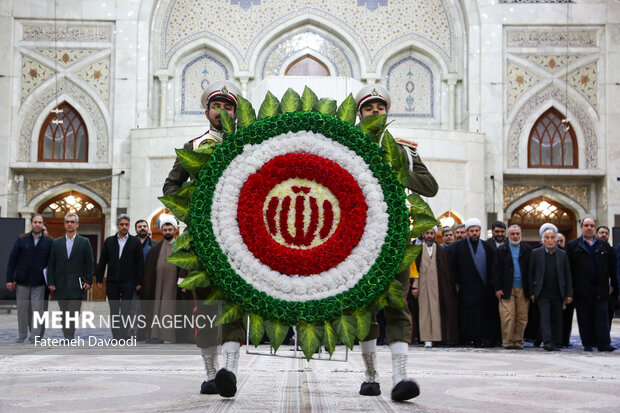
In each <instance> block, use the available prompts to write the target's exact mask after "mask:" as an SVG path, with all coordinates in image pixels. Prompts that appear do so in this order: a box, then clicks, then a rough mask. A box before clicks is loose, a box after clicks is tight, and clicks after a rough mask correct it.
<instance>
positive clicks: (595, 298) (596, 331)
mask: <svg viewBox="0 0 620 413" xmlns="http://www.w3.org/2000/svg"><path fill="white" fill-rule="evenodd" d="M595 230H596V223H595V222H594V219H592V218H584V219H582V220H581V237H579V238H577V239H574V240H572V241H570V242H569V243H567V244H566V252H567V253H568V259H569V262H570V267H571V272H572V275H573V290H574V291H575V309H576V310H577V324H578V325H579V335H580V336H581V342H582V344H583V349H584V350H585V351H592V348H593V347H595V346H596V347H597V348H598V350H599V351H614V350H615V348H614V347H612V346H611V345H610V343H611V340H610V337H609V314H608V312H607V311H608V309H607V307H608V302H609V296H610V295H611V294H613V292H614V291H616V290H617V289H618V280H617V278H616V257H615V254H614V251H613V249H612V248H611V246H610V245H609V244H608V243H607V242H601V241H599V240H597V239H596V237H595V236H594V232H595Z"/></svg>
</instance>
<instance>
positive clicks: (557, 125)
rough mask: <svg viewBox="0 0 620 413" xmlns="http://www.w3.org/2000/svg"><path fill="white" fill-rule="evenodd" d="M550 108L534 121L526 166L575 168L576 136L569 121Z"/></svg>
mask: <svg viewBox="0 0 620 413" xmlns="http://www.w3.org/2000/svg"><path fill="white" fill-rule="evenodd" d="M564 119H565V117H564V115H562V114H561V113H560V112H559V111H558V110H557V109H555V108H550V109H549V110H547V111H546V112H545V113H543V114H542V115H541V116H540V118H538V120H537V121H536V123H535V124H534V126H533V127H532V130H531V132H530V138H529V142H528V167H530V168H577V166H578V165H577V138H576V136H575V131H574V130H573V127H572V126H571V124H570V122H568V121H563V120H564Z"/></svg>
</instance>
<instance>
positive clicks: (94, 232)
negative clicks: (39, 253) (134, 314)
mask: <svg viewBox="0 0 620 413" xmlns="http://www.w3.org/2000/svg"><path fill="white" fill-rule="evenodd" d="M37 212H39V213H40V214H42V215H43V218H44V219H45V222H47V225H48V227H49V235H50V236H51V237H52V238H58V237H62V236H63V235H65V225H64V217H65V215H66V214H68V213H70V212H72V213H74V214H77V216H78V217H80V226H79V228H78V234H80V235H82V236H84V237H86V238H88V240H89V241H90V245H91V247H92V249H93V258H94V263H95V269H96V268H97V262H98V261H99V251H100V250H101V246H102V244H103V235H104V233H105V215H104V214H103V212H102V208H101V205H99V204H98V203H97V202H96V201H95V200H93V199H91V198H90V197H88V196H86V195H84V194H82V193H80V192H77V191H69V192H64V193H62V194H60V195H56V196H55V197H53V198H51V199H49V200H47V201H45V202H44V203H43V204H41V206H39V208H38V210H37ZM91 291H92V293H91V294H92V295H89V297H90V298H91V299H93V300H105V286H104V288H102V289H99V288H93V289H92V290H91Z"/></svg>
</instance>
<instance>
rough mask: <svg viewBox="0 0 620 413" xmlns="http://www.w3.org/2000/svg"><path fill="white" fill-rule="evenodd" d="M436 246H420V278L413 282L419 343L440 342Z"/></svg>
mask: <svg viewBox="0 0 620 413" xmlns="http://www.w3.org/2000/svg"><path fill="white" fill-rule="evenodd" d="M436 248H437V244H433V246H432V247H431V248H429V247H428V246H427V245H426V244H424V245H423V246H422V252H421V254H422V263H421V265H420V267H421V268H422V270H421V271H420V276H419V277H418V278H416V279H415V280H414V281H413V288H417V289H418V304H419V306H420V312H419V324H420V341H441V340H442V338H441V310H440V307H439V284H438V281H437V256H436V250H435V249H436Z"/></svg>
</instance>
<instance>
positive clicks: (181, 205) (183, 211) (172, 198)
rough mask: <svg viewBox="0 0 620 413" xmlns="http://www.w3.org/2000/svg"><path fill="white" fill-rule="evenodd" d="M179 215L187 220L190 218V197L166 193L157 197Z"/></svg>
mask: <svg viewBox="0 0 620 413" xmlns="http://www.w3.org/2000/svg"><path fill="white" fill-rule="evenodd" d="M157 199H159V200H160V201H161V203H162V204H164V205H165V206H166V208H168V209H169V210H170V212H172V214H173V215H174V216H175V217H177V219H178V220H180V221H183V222H186V221H187V220H188V218H189V198H187V197H184V196H179V195H164V196H160V197H159V198H157Z"/></svg>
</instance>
